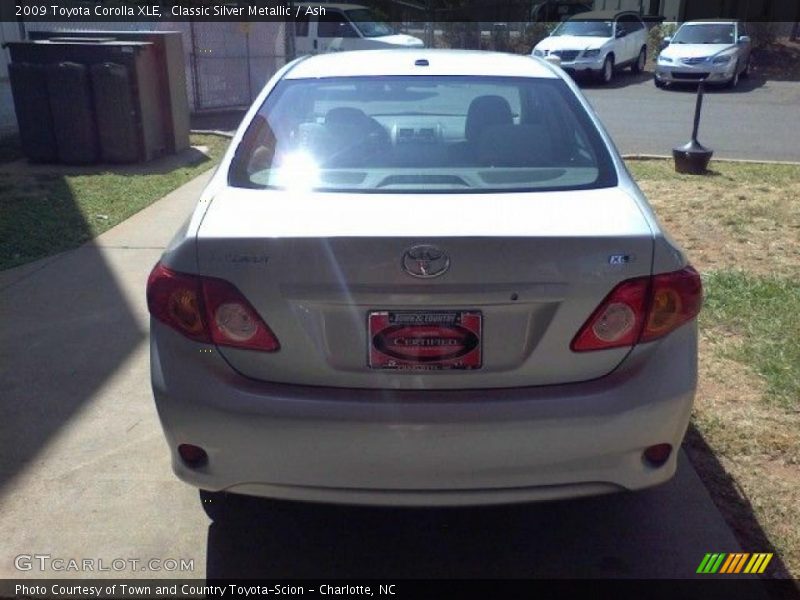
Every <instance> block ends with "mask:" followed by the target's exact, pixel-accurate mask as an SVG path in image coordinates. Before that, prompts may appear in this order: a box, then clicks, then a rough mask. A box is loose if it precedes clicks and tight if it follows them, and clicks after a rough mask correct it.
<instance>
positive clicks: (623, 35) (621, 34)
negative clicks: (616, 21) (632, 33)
mask: <svg viewBox="0 0 800 600" xmlns="http://www.w3.org/2000/svg"><path fill="white" fill-rule="evenodd" d="M626 35H628V32H627V31H625V30H624V29H620V30H619V31H617V38H624V37H625V36H626Z"/></svg>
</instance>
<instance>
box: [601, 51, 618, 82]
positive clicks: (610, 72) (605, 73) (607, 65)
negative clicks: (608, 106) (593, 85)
mask: <svg viewBox="0 0 800 600" xmlns="http://www.w3.org/2000/svg"><path fill="white" fill-rule="evenodd" d="M612 79H614V57H613V56H611V55H609V56H606V59H605V60H604V61H603V68H602V69H600V74H599V75H598V77H597V81H598V82H599V83H601V84H602V85H608V84H609V83H611V80H612Z"/></svg>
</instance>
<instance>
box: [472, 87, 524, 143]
mask: <svg viewBox="0 0 800 600" xmlns="http://www.w3.org/2000/svg"><path fill="white" fill-rule="evenodd" d="M513 123H514V117H513V115H512V114H511V106H509V104H508V100H506V99H505V98H503V97H502V96H478V97H477V98H475V99H474V100H473V101H472V102H471V103H470V105H469V110H467V121H466V123H465V124H464V135H465V137H466V138H467V140H468V141H476V140H477V139H478V137H479V136H480V134H481V132H483V131H484V130H485V129H486V128H487V127H494V126H499V125H512V124H513Z"/></svg>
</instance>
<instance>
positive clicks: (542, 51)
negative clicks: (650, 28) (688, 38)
mask: <svg viewBox="0 0 800 600" xmlns="http://www.w3.org/2000/svg"><path fill="white" fill-rule="evenodd" d="M532 54H533V56H537V57H540V58H545V57H547V56H551V55H555V56H558V58H559V59H560V60H561V67H562V68H563V69H564V70H566V71H567V72H570V73H574V74H591V75H594V76H595V77H596V78H597V79H598V80H599V81H600V82H601V83H609V82H610V81H611V79H612V78H613V77H614V71H615V70H616V69H620V68H622V67H626V66H629V67H630V68H631V70H632V71H633V72H634V73H640V72H642V71H643V70H644V67H645V64H646V63H647V27H646V26H645V24H644V23H643V22H642V19H641V18H640V17H639V15H638V14H637V13H635V12H631V11H592V12H584V13H580V14H578V15H575V16H574V17H571V18H570V19H568V20H566V21H564V22H563V23H561V24H560V25H558V27H556V29H555V30H554V31H553V33H552V34H550V36H549V37H547V38H545V39H543V40H542V41H541V42H539V43H538V44H536V46H535V47H534V49H533V52H532Z"/></svg>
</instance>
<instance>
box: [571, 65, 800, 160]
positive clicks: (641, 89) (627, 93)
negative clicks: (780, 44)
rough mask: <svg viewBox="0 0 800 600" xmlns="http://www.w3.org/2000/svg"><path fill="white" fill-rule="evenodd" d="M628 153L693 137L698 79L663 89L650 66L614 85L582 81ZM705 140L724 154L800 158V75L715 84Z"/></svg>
mask: <svg viewBox="0 0 800 600" xmlns="http://www.w3.org/2000/svg"><path fill="white" fill-rule="evenodd" d="M581 87H582V88H583V92H584V94H585V95H586V97H587V98H588V99H589V101H590V102H591V104H592V105H593V106H594V108H595V110H596V111H597V114H598V115H599V116H600V119H601V120H602V121H603V123H605V125H606V128H607V129H608V131H609V133H610V134H611V137H613V138H614V142H615V143H616V145H617V148H618V149H619V150H620V152H622V153H623V154H671V152H672V148H674V147H675V146H678V145H683V144H685V143H686V142H688V141H689V138H690V137H691V133H692V124H693V119H694V109H695V103H696V97H697V86H690V85H684V86H680V87H670V88H669V89H666V90H660V89H658V88H656V86H655V85H653V76H652V74H651V73H644V74H642V75H638V76H637V75H632V74H631V73H628V72H622V73H618V74H617V77H616V79H615V80H614V81H613V82H612V84H611V85H610V86H607V87H603V86H598V85H596V84H593V83H585V82H583V81H581ZM698 137H699V139H700V141H701V142H702V144H703V145H704V146H707V147H709V148H711V149H713V150H714V151H715V157H717V158H738V159H753V160H778V161H800V82H796V81H772V80H769V81H767V80H764V79H760V78H758V77H756V76H753V77H751V78H749V79H742V80H741V82H740V83H739V86H738V87H737V88H736V89H735V90H726V89H723V88H709V89H708V93H707V94H705V98H704V101H703V112H702V118H701V121H700V134H699V136H698Z"/></svg>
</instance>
